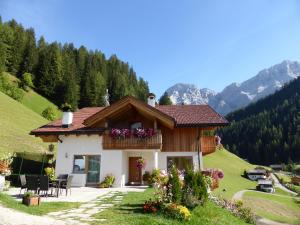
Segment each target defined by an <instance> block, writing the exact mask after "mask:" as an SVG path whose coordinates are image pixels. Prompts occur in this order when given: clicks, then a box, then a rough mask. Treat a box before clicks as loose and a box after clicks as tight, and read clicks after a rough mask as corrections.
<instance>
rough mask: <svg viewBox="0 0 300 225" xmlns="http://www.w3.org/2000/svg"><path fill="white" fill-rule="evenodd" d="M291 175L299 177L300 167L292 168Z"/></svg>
mask: <svg viewBox="0 0 300 225" xmlns="http://www.w3.org/2000/svg"><path fill="white" fill-rule="evenodd" d="M293 173H295V174H297V175H300V165H297V166H296V165H295V166H294V169H293Z"/></svg>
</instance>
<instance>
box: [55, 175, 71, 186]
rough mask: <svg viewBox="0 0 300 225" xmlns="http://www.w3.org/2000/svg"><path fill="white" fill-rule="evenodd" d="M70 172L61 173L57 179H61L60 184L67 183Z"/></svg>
mask: <svg viewBox="0 0 300 225" xmlns="http://www.w3.org/2000/svg"><path fill="white" fill-rule="evenodd" d="M68 177H69V174H59V175H58V177H57V179H58V180H61V181H60V186H62V185H66V184H67V180H68Z"/></svg>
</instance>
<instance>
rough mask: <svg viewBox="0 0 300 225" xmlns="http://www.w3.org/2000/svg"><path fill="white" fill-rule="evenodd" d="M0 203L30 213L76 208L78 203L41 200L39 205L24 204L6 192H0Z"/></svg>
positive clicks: (38, 213) (40, 213) (43, 213)
mask: <svg viewBox="0 0 300 225" xmlns="http://www.w3.org/2000/svg"><path fill="white" fill-rule="evenodd" d="M0 203H1V205H3V206H5V207H7V208H11V209H15V210H18V211H21V212H25V213H28V214H32V215H40V216H41V215H45V214H47V213H50V212H56V211H61V210H65V209H71V208H78V207H79V206H80V203H77V202H41V204H40V205H39V206H30V207H28V206H25V205H23V204H22V203H21V202H18V201H16V200H15V199H13V198H12V197H10V196H9V195H7V194H3V193H0Z"/></svg>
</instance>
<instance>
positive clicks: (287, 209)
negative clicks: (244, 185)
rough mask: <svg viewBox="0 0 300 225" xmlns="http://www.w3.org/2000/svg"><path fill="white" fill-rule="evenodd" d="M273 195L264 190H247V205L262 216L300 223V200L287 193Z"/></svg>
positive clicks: (279, 220) (245, 201) (245, 196)
mask: <svg viewBox="0 0 300 225" xmlns="http://www.w3.org/2000/svg"><path fill="white" fill-rule="evenodd" d="M278 194H280V192H278V191H276V195H271V194H268V193H263V192H254V191H251V192H246V193H245V194H244V196H243V201H244V203H245V204H246V206H248V207H250V208H252V209H253V210H254V212H255V213H256V214H257V215H259V216H261V217H265V218H268V219H270V220H274V221H277V222H282V223H289V224H300V200H299V198H298V199H296V198H292V197H290V196H286V195H278Z"/></svg>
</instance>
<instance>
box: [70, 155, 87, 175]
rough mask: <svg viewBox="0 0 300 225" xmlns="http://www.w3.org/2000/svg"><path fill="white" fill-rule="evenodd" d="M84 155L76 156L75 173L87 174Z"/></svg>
mask: <svg viewBox="0 0 300 225" xmlns="http://www.w3.org/2000/svg"><path fill="white" fill-rule="evenodd" d="M85 157H86V156H84V155H74V163H73V173H85Z"/></svg>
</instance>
